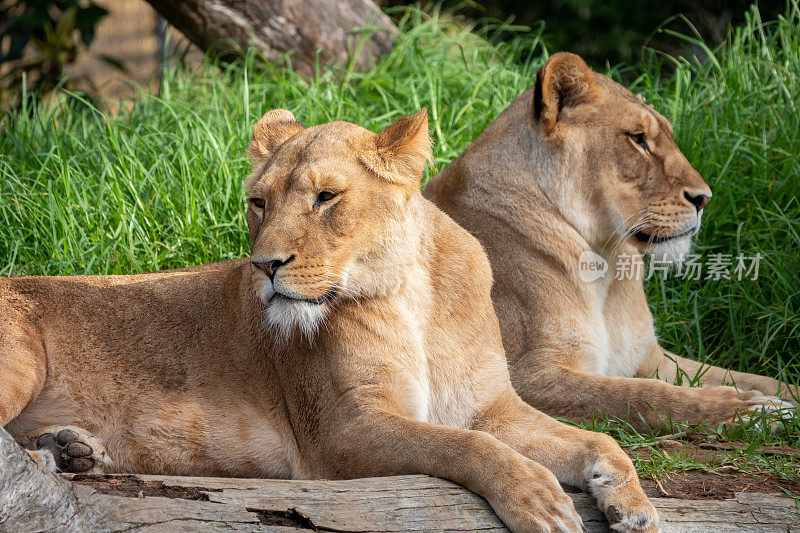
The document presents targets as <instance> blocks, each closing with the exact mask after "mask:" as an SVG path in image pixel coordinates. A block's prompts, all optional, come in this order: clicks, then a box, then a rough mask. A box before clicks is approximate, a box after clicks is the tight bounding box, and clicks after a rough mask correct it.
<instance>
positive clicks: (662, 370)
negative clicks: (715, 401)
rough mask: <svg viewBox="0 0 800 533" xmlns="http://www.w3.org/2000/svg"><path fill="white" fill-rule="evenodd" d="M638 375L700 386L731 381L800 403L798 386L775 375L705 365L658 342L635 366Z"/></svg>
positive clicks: (740, 385) (741, 386) (743, 387)
mask: <svg viewBox="0 0 800 533" xmlns="http://www.w3.org/2000/svg"><path fill="white" fill-rule="evenodd" d="M638 375H639V376H640V377H655V378H657V379H660V380H662V381H666V382H667V383H680V384H681V385H689V384H691V383H693V382H695V381H699V382H700V384H701V385H702V386H709V385H733V386H735V387H736V388H737V389H739V390H757V391H762V392H764V393H766V394H769V395H775V396H779V397H780V398H783V399H784V400H794V403H795V404H797V403H800V388H798V387H797V386H794V385H788V384H785V383H781V382H780V381H778V380H777V379H774V378H771V377H768V376H759V375H758V374H749V373H747V372H736V371H734V370H728V369H725V368H721V367H718V366H712V365H707V364H704V363H701V362H698V361H694V360H692V359H687V358H686V357H680V356H678V355H675V354H673V353H671V352H669V351H667V350H665V349H663V348H661V347H660V346H658V347H656V348H655V349H654V350H653V352H652V354H651V356H650V357H649V358H648V360H647V361H646V362H645V363H644V364H643V365H642V367H641V368H640V369H639V372H638Z"/></svg>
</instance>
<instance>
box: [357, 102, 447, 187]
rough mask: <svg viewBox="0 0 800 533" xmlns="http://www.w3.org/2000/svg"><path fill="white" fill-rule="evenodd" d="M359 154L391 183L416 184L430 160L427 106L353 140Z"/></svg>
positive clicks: (365, 163)
mask: <svg viewBox="0 0 800 533" xmlns="http://www.w3.org/2000/svg"><path fill="white" fill-rule="evenodd" d="M352 144H353V148H354V149H355V150H356V152H357V153H358V158H359V159H360V160H361V162H362V163H363V164H364V165H366V166H367V168H369V169H370V170H372V171H373V172H375V173H376V174H377V175H378V176H380V177H382V178H383V179H385V180H387V181H390V182H392V183H398V184H408V185H411V186H413V187H416V188H419V181H420V178H421V177H422V171H423V170H425V165H426V164H427V163H428V161H430V160H431V140H430V138H429V137H428V110H427V109H426V108H424V107H423V108H422V109H421V110H420V111H419V112H418V113H416V114H414V115H404V116H402V117H400V118H398V119H397V120H395V121H394V123H392V124H391V125H390V126H388V127H387V128H386V129H385V130H383V131H382V132H380V133H377V134H368V135H365V136H364V137H361V138H358V139H355V140H353V142H352Z"/></svg>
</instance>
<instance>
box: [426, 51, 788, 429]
mask: <svg viewBox="0 0 800 533" xmlns="http://www.w3.org/2000/svg"><path fill="white" fill-rule="evenodd" d="M424 194H425V196H426V197H427V198H429V199H431V200H432V201H433V202H434V203H436V205H438V206H439V207H440V208H442V209H443V210H444V211H445V212H446V213H447V214H449V215H450V216H451V217H453V219H454V220H455V221H456V222H458V223H459V224H461V225H462V226H463V227H464V228H466V229H467V230H468V231H470V232H471V233H472V234H473V235H475V236H476V237H477V238H478V240H480V241H481V243H482V244H483V246H484V248H485V249H486V252H487V253H488V255H489V260H490V261H491V264H492V270H493V271H494V275H495V285H494V287H493V289H492V300H493V301H494V304H495V310H496V311H497V315H498V318H499V319H500V327H501V329H502V332H503V345H504V347H505V350H506V355H507V357H508V360H509V363H510V365H511V379H512V382H513V383H514V386H515V387H516V389H517V391H518V392H519V393H520V395H521V396H522V397H523V398H524V399H525V400H526V401H527V402H529V403H530V404H531V405H533V406H534V407H536V408H537V409H541V410H543V411H544V412H546V413H548V414H550V415H553V416H563V417H567V418H573V419H591V418H592V417H593V416H596V415H600V414H606V415H610V416H612V417H618V418H627V420H628V421H629V422H630V423H631V424H634V425H636V426H638V427H640V428H641V427H644V426H650V427H654V428H663V427H664V426H668V425H669V424H670V423H671V422H672V421H677V422H689V423H701V422H730V421H732V420H734V419H735V417H736V416H737V413H738V415H747V413H748V410H749V409H760V408H762V407H764V406H766V407H767V408H768V409H770V408H773V407H789V406H791V405H792V404H791V403H789V402H782V401H781V400H780V399H778V398H775V397H771V395H774V394H781V395H782V396H783V397H784V398H786V399H791V398H792V397H796V395H797V390H796V389H794V388H787V387H786V386H785V385H784V386H781V383H779V382H778V381H777V380H775V379H773V378H770V377H766V376H757V375H753V374H745V373H742V372H733V371H729V370H725V369H722V368H716V367H710V366H705V365H701V364H700V363H698V362H696V361H693V360H691V359H687V358H685V357H679V356H677V355H675V354H672V353H669V352H668V351H666V350H664V349H663V348H662V347H661V346H660V345H659V344H658V340H657V338H656V334H655V330H654V328H653V317H652V315H651V314H650V309H649V308H648V305H647V300H646V299H645V293H644V288H643V284H642V279H641V277H639V276H636V275H635V273H631V272H630V271H627V272H626V271H625V270H624V268H625V266H626V265H627V266H628V267H630V265H631V263H633V264H634V265H635V264H636V263H637V262H638V261H639V260H641V255H640V254H641V253H650V254H654V255H655V256H657V257H658V258H660V259H664V258H666V259H668V260H671V261H679V260H680V258H681V257H682V256H683V255H684V254H686V253H687V251H688V249H689V245H690V242H691V238H692V236H693V235H694V234H695V233H696V232H697V231H698V229H699V226H700V219H701V217H702V214H703V208H704V207H705V205H706V203H707V202H708V201H709V199H710V197H711V190H710V189H709V187H708V185H707V184H706V183H705V181H703V178H702V177H701V176H700V174H698V173H697V171H696V170H695V169H694V168H692V166H691V165H690V164H689V162H688V161H687V160H686V158H685V157H684V156H683V154H682V153H681V151H680V150H679V149H678V147H677V146H676V145H675V142H674V141H673V139H672V127H671V126H670V124H669V122H668V121H667V120H666V119H665V118H664V117H663V116H661V115H660V114H658V113H657V112H656V111H655V110H654V109H653V108H652V107H650V106H647V105H645V104H644V102H642V100H641V99H639V98H638V97H636V96H634V95H633V94H632V93H631V92H630V91H628V90H627V89H625V88H624V87H622V86H621V85H619V84H618V83H616V82H614V81H612V80H610V79H609V78H607V77H605V76H603V75H601V74H597V73H595V72H592V70H591V69H589V67H587V66H586V64H585V63H584V62H583V60H581V58H579V57H578V56H575V55H573V54H567V53H560V54H556V55H554V56H553V57H551V58H550V59H549V60H548V61H547V63H546V64H545V65H544V66H543V67H542V69H541V71H540V72H539V75H538V77H537V80H536V84H535V86H534V87H531V88H530V89H529V90H527V91H525V92H524V93H523V94H522V95H521V96H520V97H519V98H517V100H515V101H514V102H513V103H512V104H511V105H510V106H509V107H508V108H507V109H506V110H505V111H503V113H501V114H500V116H499V117H498V118H497V120H495V121H494V122H493V123H492V124H491V125H490V126H489V127H488V128H487V129H486V131H484V132H483V133H482V134H481V135H480V136H479V137H478V138H477V139H476V140H475V142H474V143H472V144H471V145H470V146H469V147H468V148H467V149H466V150H465V151H464V153H463V154H462V155H461V156H459V157H458V159H456V160H455V161H453V163H451V164H450V166H448V167H447V168H446V169H445V170H443V171H442V172H441V173H440V174H439V175H437V176H435V177H434V178H433V179H432V180H431V182H430V183H429V184H428V185H427V186H426V187H425V190H424ZM587 257H588V261H587V260H586V258H587ZM626 260H627V263H626V262H625V261H626ZM592 261H600V262H601V263H600V264H603V263H605V264H606V265H607V266H608V272H606V274H605V276H599V275H591V274H593V273H592V272H587V271H582V270H581V268H584V269H585V268H587V266H589V265H591V264H592ZM617 266H619V267H620V270H621V271H622V274H623V275H619V273H620V272H618V271H617V268H616V267H617ZM587 274H588V275H587ZM631 274H633V275H631ZM682 374H688V376H687V375H683V377H684V378H685V379H683V384H684V385H686V384H688V383H689V382H690V381H692V380H693V379H694V378H697V379H698V380H699V381H700V383H702V384H703V385H704V387H703V388H689V387H680V386H675V385H673V384H672V383H673V382H675V381H676V377H678V376H681V375H682ZM652 376H656V377H658V378H659V379H660V380H661V381H659V380H656V379H649V378H650V377H652ZM665 381H666V382H667V383H665ZM734 383H735V384H736V387H737V388H738V389H737V388H734V387H731V386H725V385H726V384H734Z"/></svg>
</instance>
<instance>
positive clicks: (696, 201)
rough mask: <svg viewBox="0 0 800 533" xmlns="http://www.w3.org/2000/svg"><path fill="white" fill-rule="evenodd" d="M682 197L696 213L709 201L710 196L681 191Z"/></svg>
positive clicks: (702, 193)
mask: <svg viewBox="0 0 800 533" xmlns="http://www.w3.org/2000/svg"><path fill="white" fill-rule="evenodd" d="M683 197H684V198H686V200H688V201H689V203H690V204H692V205H693V206H694V208H695V209H697V211H698V213H699V212H700V211H701V210H702V209H703V208H704V207H705V206H707V205H708V202H710V201H711V195H710V194H707V193H705V192H695V191H683Z"/></svg>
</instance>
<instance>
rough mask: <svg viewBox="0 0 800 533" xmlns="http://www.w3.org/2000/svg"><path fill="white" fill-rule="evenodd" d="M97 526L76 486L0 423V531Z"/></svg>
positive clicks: (76, 529) (91, 512)
mask: <svg viewBox="0 0 800 533" xmlns="http://www.w3.org/2000/svg"><path fill="white" fill-rule="evenodd" d="M96 526H97V517H96V516H95V514H94V510H93V508H92V506H86V505H84V504H83V502H81V501H80V499H79V497H78V494H77V492H76V490H75V487H74V486H73V485H71V484H70V483H67V482H65V481H64V480H63V479H61V478H60V477H59V476H57V475H55V474H53V473H52V472H50V471H49V470H46V469H45V468H43V467H42V466H41V465H39V464H38V463H37V462H36V461H34V460H33V459H31V457H30V455H28V453H27V452H26V451H25V450H23V449H22V448H21V447H20V446H19V445H18V444H17V443H16V442H14V439H13V438H11V435H9V434H8V432H7V431H6V430H5V429H3V428H2V427H0V531H46V530H52V529H60V530H75V531H81V530H83V531H86V530H91V529H94V528H95V527H96Z"/></svg>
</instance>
